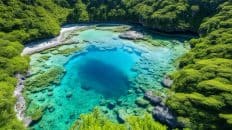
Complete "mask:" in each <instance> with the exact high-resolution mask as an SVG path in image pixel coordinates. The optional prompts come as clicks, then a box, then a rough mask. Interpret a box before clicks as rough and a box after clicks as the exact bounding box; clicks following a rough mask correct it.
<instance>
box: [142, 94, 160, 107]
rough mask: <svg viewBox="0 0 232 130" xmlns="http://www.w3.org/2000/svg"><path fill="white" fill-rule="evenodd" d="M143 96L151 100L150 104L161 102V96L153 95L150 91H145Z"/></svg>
mask: <svg viewBox="0 0 232 130" xmlns="http://www.w3.org/2000/svg"><path fill="white" fill-rule="evenodd" d="M144 97H145V98H146V99H147V100H149V101H150V102H151V104H152V105H159V104H160V103H161V102H162V98H161V97H159V96H154V95H153V94H152V91H146V92H145V94H144Z"/></svg>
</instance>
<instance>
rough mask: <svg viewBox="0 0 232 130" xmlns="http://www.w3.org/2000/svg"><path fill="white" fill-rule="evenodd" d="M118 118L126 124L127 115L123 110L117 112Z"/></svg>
mask: <svg viewBox="0 0 232 130" xmlns="http://www.w3.org/2000/svg"><path fill="white" fill-rule="evenodd" d="M117 118H118V121H119V122H121V123H124V122H125V120H126V118H127V113H126V112H125V111H124V110H123V109H120V110H118V111H117Z"/></svg>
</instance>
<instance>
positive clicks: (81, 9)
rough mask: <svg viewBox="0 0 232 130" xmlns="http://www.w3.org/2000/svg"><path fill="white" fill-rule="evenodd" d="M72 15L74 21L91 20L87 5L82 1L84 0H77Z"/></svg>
mask: <svg viewBox="0 0 232 130" xmlns="http://www.w3.org/2000/svg"><path fill="white" fill-rule="evenodd" d="M70 17H71V18H70V19H71V20H72V21H73V22H87V21H89V14H88V12H87V10H86V5H85V4H84V3H82V0H77V2H76V4H75V7H74V9H73V11H72V13H71V16H70Z"/></svg>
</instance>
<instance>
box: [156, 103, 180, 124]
mask: <svg viewBox="0 0 232 130" xmlns="http://www.w3.org/2000/svg"><path fill="white" fill-rule="evenodd" d="M152 115H153V117H154V118H155V119H156V120H158V121H160V122H161V123H164V124H167V125H168V126H170V127H172V128H176V127H183V126H182V124H180V123H179V122H177V118H176V117H175V116H174V115H173V114H172V112H171V111H170V110H169V109H168V107H166V106H156V107H155V108H154V110H153V111H152Z"/></svg>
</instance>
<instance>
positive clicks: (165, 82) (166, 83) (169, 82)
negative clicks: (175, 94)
mask: <svg viewBox="0 0 232 130" xmlns="http://www.w3.org/2000/svg"><path fill="white" fill-rule="evenodd" d="M172 83H173V80H172V79H171V78H170V77H169V76H167V75H165V76H164V79H163V81H162V85H163V86H164V87H167V88H170V87H171V86H172Z"/></svg>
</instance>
